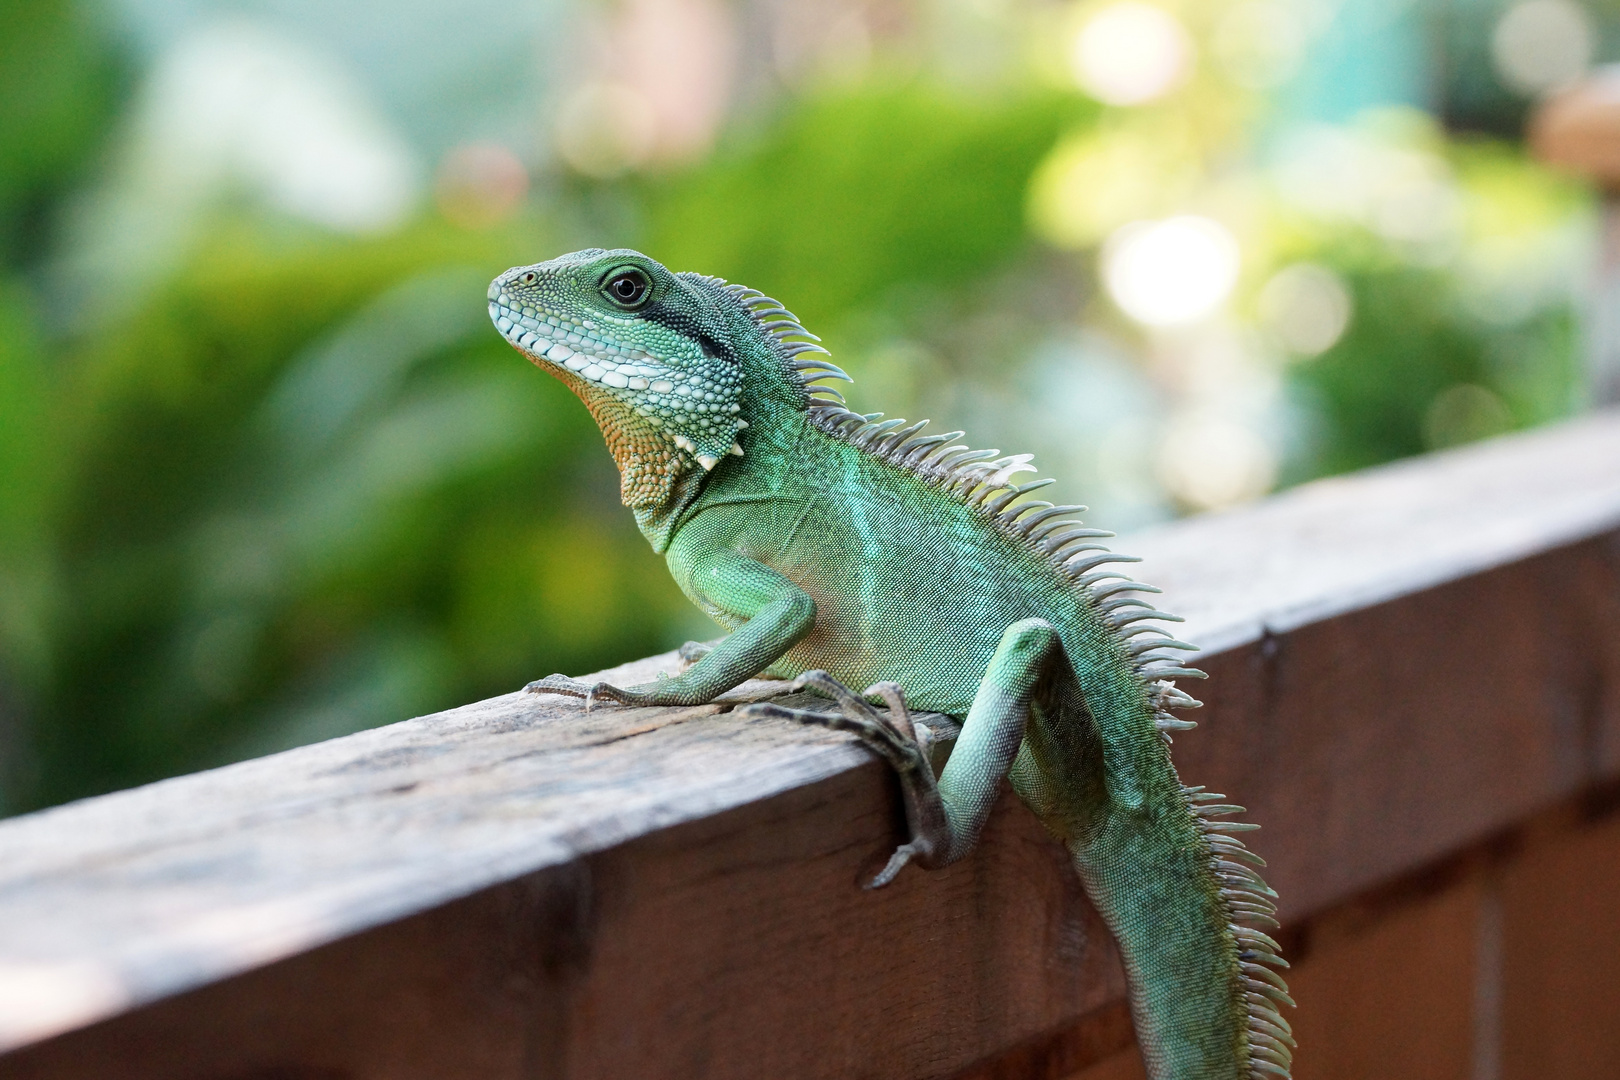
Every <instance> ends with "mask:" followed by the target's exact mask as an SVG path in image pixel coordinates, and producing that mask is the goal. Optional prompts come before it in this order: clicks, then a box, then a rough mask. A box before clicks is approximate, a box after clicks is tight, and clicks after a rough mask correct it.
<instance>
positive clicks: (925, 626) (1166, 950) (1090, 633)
mask: <svg viewBox="0 0 1620 1080" xmlns="http://www.w3.org/2000/svg"><path fill="white" fill-rule="evenodd" d="M489 300H490V316H491V318H492V319H494V320H495V323H496V326H497V328H498V329H499V330H500V331H501V333H502V334H503V335H504V336H505V337H506V338H507V340H508V341H510V342H511V343H512V344H513V345H514V346H515V347H516V348H517V349H518V350H519V351H520V352H522V353H523V354H524V355H525V356H526V357H527V358H529V359H530V360H531V361H533V362H534V363H535V364H537V365H538V366H540V367H542V368H544V369H545V370H547V371H549V372H551V373H552V374H553V375H555V376H557V377H558V378H560V379H562V380H563V382H564V383H566V384H567V385H568V387H569V388H570V389H572V390H573V391H574V392H575V393H576V394H578V395H579V397H580V399H581V400H582V401H584V403H585V405H586V406H587V407H588V408H589V409H590V411H591V413H592V414H593V415H594V416H595V417H596V420H597V422H598V423H599V425H600V426H601V428H602V432H603V435H604V437H605V438H606V440H607V443H608V447H609V449H610V450H611V451H612V453H613V455H614V458H615V460H616V461H617V463H618V465H619V471H620V486H621V495H622V497H623V499H624V502H625V504H626V505H628V506H629V507H630V509H631V510H632V511H634V513H635V516H636V521H637V523H638V524H639V526H640V527H641V530H642V532H643V534H644V535H645V536H646V537H647V539H648V540H649V541H650V542H651V543H652V546H653V548H654V549H655V550H656V551H658V552H660V553H662V554H663V555H664V556H665V558H666V560H667V561H668V564H669V568H670V571H671V572H672V573H673V574H674V576H675V580H676V581H677V582H678V583H679V584H680V587H681V589H682V590H683V591H685V593H686V595H687V596H689V597H691V599H692V600H693V602H694V603H696V604H697V605H698V606H699V607H701V608H702V609H703V610H704V611H705V612H706V613H708V614H709V615H710V616H711V617H713V618H714V619H715V620H716V621H717V622H719V623H720V624H721V625H723V626H725V627H726V628H727V629H728V630H729V631H730V633H729V634H728V635H727V636H726V637H724V638H723V639H721V640H720V641H718V642H717V643H715V644H714V645H713V646H712V647H709V646H698V645H691V646H689V647H688V649H687V650H685V652H686V654H687V655H688V656H691V657H696V662H695V663H694V664H692V666H691V667H690V668H688V669H687V670H686V671H684V672H683V673H681V674H680V675H677V676H674V677H671V678H667V679H661V680H659V681H658V682H655V683H650V684H647V685H644V686H636V687H628V688H620V687H613V686H608V685H606V684H600V683H599V684H586V683H582V682H578V681H576V680H573V679H569V678H567V677H565V676H561V675H553V676H551V677H549V678H546V679H541V680H539V681H537V682H535V683H531V684H530V686H529V689H530V690H532V691H535V692H545V693H562V694H572V695H575V696H580V697H585V698H586V700H587V704H589V703H590V702H591V701H592V700H611V701H616V702H621V703H625V704H633V705H694V704H701V703H704V702H707V701H710V700H712V699H713V698H714V697H715V696H716V695H718V694H721V693H724V692H725V691H726V690H729V689H731V688H732V687H734V686H736V685H738V684H739V683H741V682H743V681H744V680H746V679H749V678H752V677H754V676H756V675H759V674H761V673H765V672H769V673H770V674H772V675H776V676H782V677H793V676H797V677H798V679H799V682H800V684H801V685H804V686H808V687H811V688H813V689H816V690H818V691H820V692H821V693H823V694H824V695H826V696H829V697H832V698H833V699H834V700H835V701H836V702H837V711H836V712H835V713H826V712H819V711H796V710H790V709H785V708H782V707H780V706H777V705H770V704H766V705H755V706H750V707H749V709H748V710H747V711H748V712H751V713H752V714H755V715H779V716H787V717H791V718H793V719H795V720H799V721H801V722H805V723H815V724H823V725H827V726H832V727H836V728H840V729H843V730H848V731H852V732H854V733H855V734H856V735H857V736H858V737H859V738H860V739H861V740H862V741H863V742H864V743H865V744H866V745H868V746H870V747H871V748H872V749H873V750H875V751H876V752H877V753H879V754H881V755H882V756H883V757H885V758H886V759H887V760H888V761H890V762H891V763H892V764H893V765H894V767H895V769H896V771H897V773H898V775H899V777H900V780H901V785H902V789H903V791H904V793H905V798H906V810H907V818H908V821H909V824H910V828H911V834H912V838H911V840H910V841H909V842H908V843H906V844H905V845H903V846H902V847H901V848H900V849H899V850H898V851H897V852H896V853H895V855H894V857H893V858H892V859H891V860H890V862H889V865H888V866H887V867H886V868H885V870H884V871H883V873H882V874H880V875H879V876H878V878H877V879H876V880H875V881H874V883H873V884H874V885H882V884H885V883H887V882H888V881H889V880H891V879H892V878H893V876H894V875H895V873H897V872H898V871H899V870H900V869H901V867H902V866H904V865H905V864H906V863H907V862H916V863H918V864H919V865H921V866H923V867H925V868H932V867H937V866H943V865H945V864H947V863H950V862H953V861H955V860H956V859H959V858H961V857H962V856H963V855H965V854H967V852H969V851H971V850H972V848H973V846H974V844H975V842H976V840H977V838H978V835H979V832H980V830H981V829H982V828H983V825H984V822H985V820H986V818H987V816H988V814H989V812H990V807H991V805H992V803H993V802H994V799H995V795H996V791H997V789H998V787H999V784H1000V782H1001V779H1002V777H1003V776H1006V777H1008V778H1009V779H1010V780H1011V782H1012V785H1013V788H1014V789H1015V790H1016V791H1017V793H1018V795H1019V796H1020V797H1021V798H1022V799H1023V800H1024V801H1025V803H1027V804H1028V805H1029V806H1030V808H1031V809H1032V810H1033V811H1034V812H1035V813H1036V814H1037V815H1039V816H1040V818H1041V820H1042V821H1043V822H1044V823H1045V824H1046V826H1047V827H1048V828H1049V829H1050V830H1051V831H1052V832H1053V833H1054V834H1055V835H1056V836H1057V837H1058V838H1060V839H1061V840H1062V841H1063V842H1064V844H1065V845H1066V846H1067V848H1068V850H1069V851H1070V853H1071V854H1072V856H1073V858H1074V862H1075V865H1076V866H1077V868H1078V870H1079V874H1080V877H1081V880H1082V882H1083V883H1084V885H1085V888H1086V890H1087V892H1088V894H1089V895H1090V897H1091V899H1092V901H1093V902H1094V903H1095V905H1096V907H1097V909H1098V911H1099V912H1100V913H1101V914H1102V916H1103V919H1104V920H1105V921H1106V922H1107V924H1108V926H1109V928H1110V929H1111V930H1112V931H1113V933H1114V936H1115V938H1116V939H1117V941H1118V943H1119V948H1120V953H1121V956H1122V957H1123V959H1124V963H1125V970H1126V976H1127V980H1128V983H1129V987H1130V999H1131V1009H1132V1015H1133V1016H1134V1018H1135V1022H1136V1030H1137V1037H1138V1042H1139V1044H1140V1046H1141V1049H1142V1055H1143V1058H1144V1060H1145V1061H1146V1064H1147V1067H1148V1073H1149V1075H1150V1076H1151V1077H1153V1078H1155V1080H1235V1078H1240V1077H1251V1076H1265V1075H1270V1076H1284V1077H1286V1076H1288V1075H1289V1068H1290V1061H1291V1048H1292V1046H1293V1039H1292V1038H1291V1036H1290V1033H1289V1029H1288V1025H1287V1023H1286V1022H1285V1021H1284V1020H1283V1019H1282V1017H1281V1016H1280V1015H1279V1013H1278V1004H1279V1003H1287V1004H1290V1005H1291V1004H1292V1002H1291V1001H1289V999H1288V995H1287V993H1286V989H1285V987H1284V986H1283V982H1282V980H1281V978H1279V977H1278V976H1277V975H1276V974H1275V972H1274V971H1273V970H1272V968H1274V967H1285V966H1286V964H1285V963H1284V962H1283V961H1282V960H1281V958H1280V957H1278V956H1277V951H1278V950H1277V946H1276V943H1275V942H1273V941H1272V940H1271V939H1270V938H1269V937H1267V936H1266V934H1265V933H1264V932H1263V931H1262V930H1260V929H1257V928H1256V927H1257V926H1275V925H1276V923H1275V921H1274V919H1273V918H1272V916H1273V915H1274V912H1275V909H1274V907H1273V905H1272V898H1273V897H1274V896H1275V894H1274V893H1272V892H1271V890H1270V889H1268V888H1267V887H1266V886H1265V884H1264V883H1263V882H1262V881H1261V880H1260V878H1259V876H1258V875H1257V873H1256V872H1255V870H1254V869H1253V867H1254V866H1256V865H1263V863H1261V861H1260V860H1259V859H1258V858H1257V857H1256V856H1254V855H1253V854H1251V853H1250V852H1249V851H1248V850H1247V849H1246V848H1244V846H1243V844H1242V843H1241V842H1240V841H1239V840H1238V839H1237V838H1236V836H1235V835H1234V834H1235V833H1237V832H1239V831H1243V830H1245V829H1250V828H1253V827H1254V826H1250V825H1242V824H1239V823H1235V822H1230V821H1225V820H1221V819H1222V818H1223V817H1225V816H1227V815H1230V814H1232V813H1235V812H1237V811H1238V810H1240V809H1241V808H1240V807H1233V806H1229V805H1225V804H1223V803H1221V802H1220V801H1219V800H1220V799H1221V798H1222V797H1221V796H1218V795H1212V794H1209V793H1206V792H1204V791H1203V790H1202V789H1200V788H1189V787H1184V786H1183V785H1182V784H1181V782H1180V780H1179V779H1178V778H1177V776H1176V772H1175V769H1174V767H1173V766H1172V765H1171V763H1170V754H1169V749H1168V743H1169V736H1168V731H1169V730H1171V729H1176V728H1182V727H1190V726H1192V725H1191V724H1189V723H1188V722H1186V721H1181V720H1176V719H1174V718H1173V717H1172V716H1171V715H1170V712H1169V710H1170V709H1172V708H1184V707H1190V706H1193V705H1196V704H1197V703H1196V702H1194V701H1193V700H1192V699H1191V698H1189V697H1187V696H1186V695H1185V694H1183V693H1182V692H1181V691H1180V690H1178V689H1176V688H1175V686H1174V684H1173V683H1172V682H1171V679H1173V678H1176V677H1181V678H1189V677H1202V673H1201V672H1197V671H1195V670H1192V669H1189V668H1185V667H1181V666H1179V664H1178V663H1177V662H1176V661H1175V660H1174V659H1173V658H1172V657H1170V656H1168V655H1166V650H1175V649H1181V648H1191V646H1187V645H1184V644H1183V643H1181V642H1178V641H1175V640H1174V639H1172V638H1169V637H1167V636H1164V635H1163V634H1162V633H1160V632H1159V631H1158V629H1157V627H1156V626H1155V625H1154V620H1174V616H1169V615H1165V614H1164V613H1163V612H1159V611H1156V610H1154V609H1153V608H1152V607H1150V606H1149V604H1148V602H1147V601H1145V600H1143V599H1141V598H1140V597H1139V596H1138V595H1136V594H1140V593H1146V592H1156V591H1157V590H1155V589H1152V588H1151V587H1150V586H1146V585H1142V584H1140V583H1137V582H1133V581H1130V580H1129V579H1128V578H1126V577H1125V575H1123V574H1121V573H1119V572H1118V571H1117V570H1114V569H1112V568H1111V567H1112V566H1113V564H1115V563H1118V562H1122V561H1135V560H1126V559H1125V558H1124V557H1123V556H1118V555H1114V554H1112V553H1110V552H1108V551H1107V549H1105V548H1103V547H1102V546H1101V545H1100V544H1099V543H1097V541H1098V540H1099V539H1100V538H1103V537H1106V536H1108V535H1110V534H1107V533H1102V532H1100V531H1098V530H1095V529H1085V528H1082V527H1080V523H1079V522H1078V521H1077V520H1075V519H1074V517H1073V514H1074V513H1077V512H1079V511H1080V510H1082V509H1083V508H1081V507H1053V506H1051V504H1049V503H1046V502H1042V501H1039V500H1034V499H1031V498H1029V493H1030V492H1031V491H1033V490H1034V489H1035V488H1037V487H1040V486H1042V484H1043V483H1046V482H1037V483H1034V484H1024V485H1022V486H1019V485H1017V484H1016V483H1015V482H1014V481H1013V480H1012V477H1013V475H1014V474H1016V473H1018V472H1021V471H1027V470H1029V469H1030V466H1029V465H1028V464H1027V462H1028V458H1027V456H1015V457H1000V458H998V457H997V456H996V452H995V451H988V452H980V453H974V452H971V451H969V450H968V449H967V448H966V447H964V446H961V445H959V444H957V443H955V441H954V440H955V439H956V437H957V436H959V435H960V434H961V433H960V432H955V433H951V434H949V435H946V436H943V437H930V436H926V435H925V434H923V433H922V432H921V425H912V426H911V427H904V426H902V425H903V422H902V421H888V422H881V421H880V417H879V416H870V417H867V416H858V415H856V414H854V413H851V412H849V411H847V410H845V409H844V408H843V407H842V404H841V402H842V399H841V398H840V397H838V395H837V394H836V393H835V392H833V391H831V390H829V389H827V388H825V387H822V386H819V385H816V383H817V382H818V381H819V380H825V379H828V378H847V377H846V376H844V374H843V373H842V372H841V371H839V370H838V369H837V368H836V367H833V366H832V365H831V364H830V363H829V362H827V361H826V360H823V359H820V358H819V356H824V355H825V352H824V350H822V349H820V348H819V346H817V345H815V344H814V340H815V339H814V338H813V336H812V335H810V334H808V333H806V332H805V331H804V329H803V328H802V327H801V326H800V325H799V324H798V322H797V320H795V319H794V317H793V316H792V315H791V314H789V313H788V312H787V311H786V310H785V309H784V308H782V306H781V305H780V304H778V303H776V301H774V300H771V299H769V298H768V297H764V296H762V295H760V294H759V293H757V292H755V291H753V290H750V289H745V288H742V287H740V286H736V285H728V284H726V283H725V282H723V281H720V280H718V279H716V278H710V277H704V276H702V275H697V274H673V273H671V272H670V271H668V270H666V269H665V268H664V267H663V266H661V265H659V264H658V263H656V262H654V261H653V260H651V259H649V258H647V257H646V256H644V255H641V254H639V253H637V252H633V251H622V250H621V251H601V250H597V249H592V250H589V251H580V252H575V253H574V254H572V255H565V256H562V257H561V258H558V259H554V260H552V261H550V262H545V263H539V264H537V265H535V266H528V267H517V268H514V269H512V270H509V271H507V272H506V273H505V274H502V275H501V276H500V277H499V278H497V279H496V280H495V281H494V282H493V283H492V284H491V286H490V290H489ZM818 354H819V356H818ZM1048 482H1049V481H1048ZM845 683H848V684H850V685H853V686H866V687H867V689H866V690H864V691H862V692H861V693H859V694H856V693H854V692H852V691H850V690H848V689H846V687H845V686H844V684H845ZM902 688H903V693H902ZM872 699H878V700H882V701H884V702H886V703H887V704H888V706H889V708H888V709H887V710H886V711H878V710H876V709H874V708H873V707H872V706H871V705H870V704H868V701H869V700H872ZM908 702H909V704H910V705H913V706H918V707H920V708H922V709H925V710H928V711H932V712H938V713H945V714H949V715H951V716H954V717H958V718H964V719H963V723H962V731H961V734H960V737H959V738H958V739H957V742H956V745H955V747H954V749H953V751H952V753H951V755H950V758H949V761H948V762H947V764H946V766H945V768H944V769H943V771H942V772H941V773H940V775H939V776H938V777H936V776H935V775H934V772H933V769H932V768H931V767H930V766H929V764H928V757H927V754H926V749H927V743H928V741H929V737H930V733H929V732H928V731H927V730H926V728H923V727H922V726H921V725H918V724H916V723H915V722H914V721H912V719H911V716H910V712H909V709H908Z"/></svg>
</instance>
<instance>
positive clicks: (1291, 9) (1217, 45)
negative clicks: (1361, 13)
mask: <svg viewBox="0 0 1620 1080" xmlns="http://www.w3.org/2000/svg"><path fill="white" fill-rule="evenodd" d="M1306 37H1307V35H1306V28H1305V22H1304V19H1303V18H1302V17H1301V14H1300V12H1299V10H1298V8H1297V6H1296V5H1293V4H1288V3H1283V2H1280V0H1252V2H1250V3H1245V4H1238V5H1237V6H1236V7H1234V8H1232V10H1230V11H1228V12H1227V13H1226V14H1225V15H1224V16H1222V18H1221V21H1220V22H1219V23H1217V24H1216V26H1215V36H1214V39H1213V40H1212V42H1211V45H1212V47H1213V49H1214V53H1215V59H1216V60H1217V61H1218V62H1219V64H1220V68H1221V70H1222V72H1223V73H1224V74H1225V75H1226V77H1227V78H1229V79H1231V80H1232V81H1233V82H1235V83H1237V84H1238V85H1239V86H1247V87H1249V88H1251V89H1255V90H1263V89H1267V88H1269V87H1273V86H1278V85H1281V84H1282V83H1285V82H1287V81H1288V80H1289V79H1290V78H1292V77H1293V75H1294V74H1295V72H1297V71H1298V70H1299V65H1300V61H1301V60H1302V59H1303V58H1304V55H1305V44H1306Z"/></svg>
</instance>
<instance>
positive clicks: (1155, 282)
mask: <svg viewBox="0 0 1620 1080" xmlns="http://www.w3.org/2000/svg"><path fill="white" fill-rule="evenodd" d="M1241 257H1242V253H1241V252H1240V251H1239V249H1238V243H1237V240H1236V239H1234V238H1233V236H1232V234H1231V233H1230V232H1228V231H1227V229H1226V227H1225V226H1224V225H1222V224H1221V223H1220V222H1218V221H1212V220H1211V219H1209V218H1207V217H1199V216H1197V215H1194V214H1183V215H1181V216H1179V217H1172V218H1166V219H1164V220H1163V221H1135V222H1132V223H1131V224H1129V225H1126V226H1124V227H1122V228H1120V229H1119V230H1117V231H1116V232H1115V233H1114V235H1113V236H1111V237H1109V238H1108V243H1107V244H1106V245H1104V247H1103V253H1102V270H1103V280H1104V281H1105V282H1106V283H1107V285H1108V293H1109V295H1110V296H1112V297H1113V298H1114V302H1115V303H1117V304H1118V305H1119V306H1120V307H1121V308H1122V309H1124V311H1125V314H1127V315H1129V316H1130V317H1131V318H1133V319H1135V320H1137V321H1138V322H1142V323H1146V324H1147V325H1149V326H1174V325H1176V324H1178V323H1188V322H1193V321H1195V320H1197V319H1201V318H1203V317H1204V316H1206V315H1208V314H1210V313H1211V312H1213V311H1214V310H1215V309H1216V308H1218V307H1220V305H1221V303H1222V301H1224V300H1225V299H1226V298H1227V296H1228V295H1229V294H1230V293H1231V291H1232V286H1233V285H1235V284H1237V276H1238V265H1239V262H1240V260H1241Z"/></svg>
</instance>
